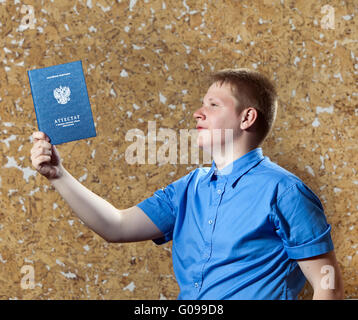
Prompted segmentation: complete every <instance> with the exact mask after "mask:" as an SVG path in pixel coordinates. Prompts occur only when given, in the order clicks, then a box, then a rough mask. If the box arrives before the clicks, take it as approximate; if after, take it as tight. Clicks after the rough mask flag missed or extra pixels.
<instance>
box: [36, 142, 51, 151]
mask: <svg viewBox="0 0 358 320" xmlns="http://www.w3.org/2000/svg"><path fill="white" fill-rule="evenodd" d="M33 148H34V149H40V148H44V149H49V150H51V143H49V142H47V141H45V140H39V141H37V142H36V143H35V144H34V146H33Z"/></svg>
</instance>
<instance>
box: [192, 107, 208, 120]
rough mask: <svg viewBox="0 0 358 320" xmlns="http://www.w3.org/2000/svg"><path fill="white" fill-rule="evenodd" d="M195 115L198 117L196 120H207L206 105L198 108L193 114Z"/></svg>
mask: <svg viewBox="0 0 358 320" xmlns="http://www.w3.org/2000/svg"><path fill="white" fill-rule="evenodd" d="M193 117H194V118H195V119H196V120H199V119H201V120H205V118H206V116H205V112H204V107H203V106H202V107H200V108H199V109H198V110H196V111H195V112H194V114H193Z"/></svg>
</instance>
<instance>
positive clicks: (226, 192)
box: [31, 69, 343, 299]
mask: <svg viewBox="0 0 358 320" xmlns="http://www.w3.org/2000/svg"><path fill="white" fill-rule="evenodd" d="M276 108H277V95H276V90H275V88H274V86H273V84H272V83H271V82H270V81H269V80H268V79H267V78H266V77H265V76H263V75H261V74H260V73H258V72H254V71H250V70H248V69H234V70H222V71H219V72H217V73H215V74H214V75H213V76H212V78H211V85H210V87H209V90H208V91H207V93H206V95H205V97H204V99H203V104H202V106H201V108H199V109H198V110H197V111H196V112H195V113H194V117H195V119H196V121H197V129H198V131H199V137H198V143H199V145H200V147H202V148H203V149H204V150H205V149H206V150H212V152H213V159H214V161H213V162H212V166H211V168H197V169H195V170H193V171H192V172H190V173H189V174H187V175H186V176H184V177H182V178H181V179H179V180H177V181H175V182H173V183H171V184H169V185H168V186H167V187H166V188H164V189H160V190H157V191H156V192H155V193H154V195H153V196H152V197H150V198H148V199H145V200H144V201H142V202H140V203H139V204H138V205H136V206H133V207H131V208H129V209H125V210H117V209H116V208H115V207H113V206H112V205H111V204H109V203H108V202H107V201H105V200H104V199H102V198H100V197H99V196H97V195H95V194H94V193H92V192H91V191H90V190H88V189H87V188H85V187H84V186H83V185H82V184H80V183H79V182H78V181H77V180H76V179H75V178H74V177H72V176H71V175H70V174H69V173H68V172H67V171H66V170H65V168H64V167H63V166H62V164H61V160H60V156H59V153H58V151H57V149H56V148H55V147H54V146H52V145H51V144H50V141H49V139H48V137H47V136H46V135H45V134H44V133H42V132H35V133H34V134H33V138H34V146H33V148H32V150H31V153H32V157H31V158H32V163H33V165H34V167H35V168H36V169H37V170H38V171H39V172H40V173H41V174H42V175H44V176H45V177H47V178H48V179H49V181H50V182H51V184H52V185H53V186H54V187H55V188H56V190H57V191H58V192H59V193H60V194H61V195H62V196H63V198H64V199H65V200H66V201H67V203H68V204H69V205H70V206H71V208H72V209H73V211H74V212H75V213H76V214H77V215H78V217H79V218H80V219H81V220H82V221H84V223H85V224H86V225H87V226H88V227H90V228H91V229H92V230H94V231H95V232H96V233H98V234H99V235H100V236H102V237H103V238H104V239H105V240H107V241H109V242H130V241H142V240H149V239H152V240H153V241H154V242H155V243H157V244H162V243H165V242H167V241H170V240H173V243H172V255H173V268H174V272H175V276H176V279H177V281H178V284H179V287H180V294H179V297H178V298H179V299H296V298H297V295H298V293H299V292H300V290H301V289H302V287H303V285H304V283H305V280H306V279H305V278H307V279H308V281H309V282H310V284H311V285H312V287H313V289H314V295H313V298H314V299H341V298H343V285H342V280H341V275H340V271H339V268H338V264H337V261H336V257H335V254H334V251H333V244H332V240H331V237H330V230H331V228H330V225H328V224H327V222H326V219H325V215H324V211H323V207H322V204H321V203H320V201H319V199H318V198H317V196H316V195H315V194H314V193H313V192H312V191H311V190H310V189H309V188H308V187H307V186H306V185H305V184H304V183H303V182H302V181H301V180H300V179H299V178H297V177H296V176H295V175H293V174H292V173H290V172H288V171H286V170H285V169H283V168H281V167H280V166H278V165H277V164H275V163H273V162H271V161H270V159H269V158H268V157H264V156H263V153H262V149H261V148H259V145H260V144H261V143H262V142H263V141H264V139H265V137H266V136H267V135H268V133H269V132H270V130H271V128H272V126H273V123H274V120H275V116H276ZM225 130H231V133H232V139H229V140H228V139H225V138H224V137H225V135H224V134H220V133H224V131H225ZM218 132H219V134H220V138H219V139H218ZM214 134H215V136H214ZM215 138H216V139H215ZM227 144H230V147H231V150H232V152H231V153H230V155H229V156H224V157H222V156H221V155H219V154H218V153H216V152H215V150H217V149H216V148H215V146H218V145H220V146H222V147H223V148H222V149H224V148H225V146H227Z"/></svg>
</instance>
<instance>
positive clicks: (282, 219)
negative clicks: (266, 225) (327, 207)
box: [273, 183, 333, 260]
mask: <svg viewBox="0 0 358 320" xmlns="http://www.w3.org/2000/svg"><path fill="white" fill-rule="evenodd" d="M273 220H274V224H275V226H276V232H277V234H278V235H279V236H280V237H281V239H282V241H283V245H284V248H285V250H286V252H287V254H288V256H289V257H290V258H291V259H296V260H297V259H305V258H309V257H313V256H317V255H320V254H324V253H327V252H329V251H331V250H333V242H332V239H331V236H330V231H331V226H330V225H329V224H328V223H327V221H326V217H325V214H324V210H323V206H322V204H321V202H320V200H319V199H318V197H317V196H316V195H315V194H314V193H313V192H312V191H311V190H310V189H309V188H308V187H307V186H306V185H305V184H304V183H296V184H294V185H292V186H291V187H289V188H288V189H287V190H286V191H285V192H284V194H283V195H281V196H280V197H279V198H278V200H277V202H276V204H275V206H274V210H273Z"/></svg>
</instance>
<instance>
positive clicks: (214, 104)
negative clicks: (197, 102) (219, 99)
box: [210, 103, 218, 107]
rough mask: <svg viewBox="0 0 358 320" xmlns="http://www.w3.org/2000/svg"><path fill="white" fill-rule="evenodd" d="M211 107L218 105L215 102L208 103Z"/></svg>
mask: <svg viewBox="0 0 358 320" xmlns="http://www.w3.org/2000/svg"><path fill="white" fill-rule="evenodd" d="M210 105H211V106H212V107H218V105H217V104H216V103H211V104H210Z"/></svg>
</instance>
